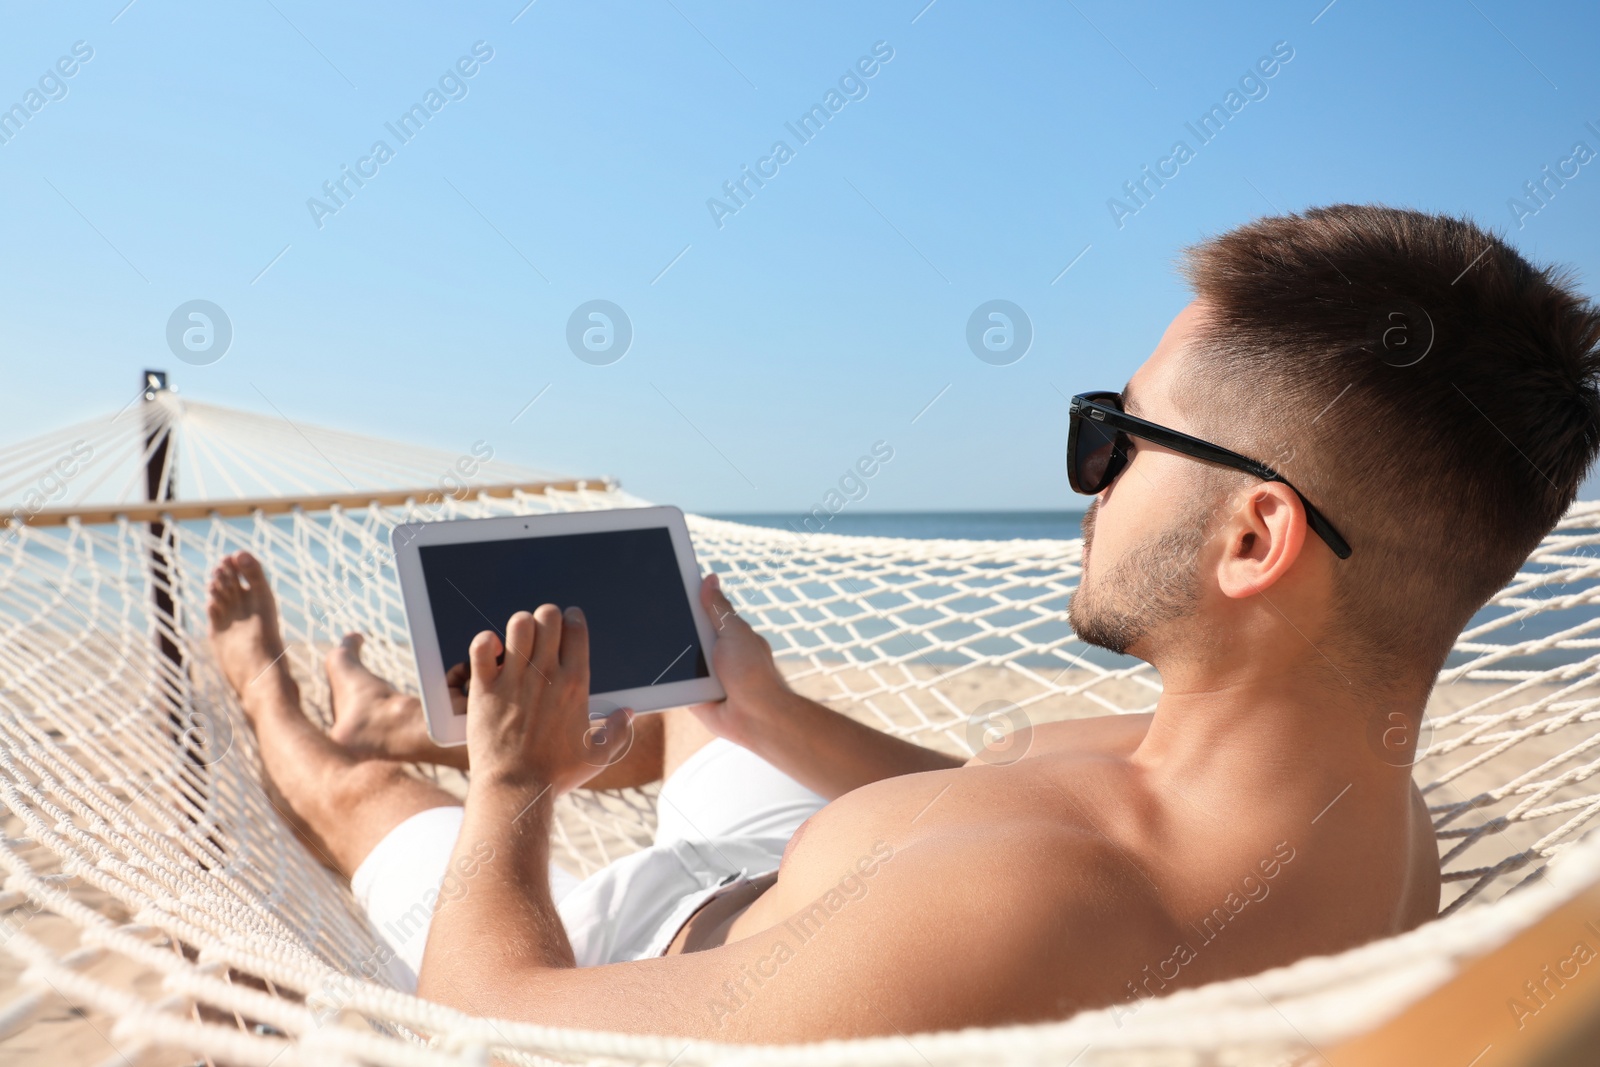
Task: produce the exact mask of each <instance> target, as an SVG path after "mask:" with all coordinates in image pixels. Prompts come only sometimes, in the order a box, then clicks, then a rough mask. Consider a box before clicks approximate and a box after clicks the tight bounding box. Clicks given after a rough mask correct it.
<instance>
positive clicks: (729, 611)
mask: <svg viewBox="0 0 1600 1067" xmlns="http://www.w3.org/2000/svg"><path fill="white" fill-rule="evenodd" d="M700 606H701V607H703V608H705V610H706V614H707V615H709V616H711V625H712V627H713V628H714V629H715V630H717V631H718V632H719V633H720V632H721V631H722V628H723V626H724V625H726V623H727V622H728V620H730V619H733V620H738V618H739V613H738V612H737V611H735V610H734V609H733V603H732V601H730V600H729V599H728V598H727V595H726V594H724V593H723V591H722V579H721V577H719V576H718V575H717V573H716V572H715V571H713V572H711V573H710V574H708V575H706V577H705V581H703V582H701V583H700Z"/></svg>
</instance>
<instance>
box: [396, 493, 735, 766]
mask: <svg viewBox="0 0 1600 1067" xmlns="http://www.w3.org/2000/svg"><path fill="white" fill-rule="evenodd" d="M390 543H391V544H392V545H393V547H394V553H395V567H396V569H397V570H398V572H399V576H400V591H401V595H402V596H403V598H404V600H405V608H406V621H407V623H408V624H409V626H410V630H411V647H412V651H413V652H414V654H415V658H416V661H417V680H418V682H419V684H420V686H421V689H422V703H423V707H424V709H425V710H426V713H427V717H428V733H429V734H430V735H431V736H432V737H433V739H434V741H436V742H437V743H438V744H441V745H460V744H465V743H466V740H467V719H466V714H465V712H464V711H461V712H458V711H457V710H456V708H455V707H454V706H453V704H452V702H451V699H450V685H449V683H448V682H447V680H446V677H447V675H448V674H449V673H450V671H451V669H452V668H453V667H456V666H457V665H458V664H465V663H466V662H467V648H468V647H469V646H470V645H471V644H472V639H473V638H474V637H476V636H477V635H478V634H479V633H480V632H482V631H484V630H493V631H494V632H495V633H497V634H499V635H500V638H501V640H502V641H503V640H505V628H506V622H507V620H509V619H510V618H511V616H512V615H514V614H515V613H517V612H518V611H532V610H533V609H535V608H537V607H538V606H539V605H541V604H555V605H556V606H557V607H560V608H563V609H565V608H568V607H571V606H573V605H577V606H578V607H580V608H582V609H583V613H584V616H585V617H586V618H587V620H588V623H589V712H590V714H591V715H595V714H604V713H606V712H610V711H615V710H616V709H617V708H619V707H629V708H633V709H634V710H635V711H640V712H644V711H660V710H661V709H663V708H673V707H679V706H681V705H684V704H694V703H698V702H700V701H708V700H721V699H722V698H723V696H724V695H725V694H724V693H723V690H722V686H721V685H720V684H719V683H718V682H717V679H716V676H715V675H713V674H712V673H711V649H712V646H713V645H714V644H715V643H716V632H715V630H714V629H713V627H712V625H711V621H710V619H708V618H707V617H706V614H705V612H704V610H703V609H702V608H701V607H700V569H699V566H698V565H697V564H696V563H695V558H694V546H693V545H692V544H690V542H689V528H688V527H687V526H686V525H685V524H684V521H683V512H682V511H679V510H678V509H677V508H672V507H656V508H621V509H615V510H607V511H578V512H567V513H563V514H557V515H509V516H504V517H500V518H493V519H460V520H456V521H453V522H425V523H406V524H402V525H399V526H396V527H395V528H394V531H393V533H392V534H391V535H390Z"/></svg>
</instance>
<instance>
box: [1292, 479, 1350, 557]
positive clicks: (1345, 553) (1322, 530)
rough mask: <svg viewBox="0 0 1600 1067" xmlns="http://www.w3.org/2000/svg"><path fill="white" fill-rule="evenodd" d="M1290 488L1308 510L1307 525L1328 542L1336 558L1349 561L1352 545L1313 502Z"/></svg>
mask: <svg viewBox="0 0 1600 1067" xmlns="http://www.w3.org/2000/svg"><path fill="white" fill-rule="evenodd" d="M1284 484H1286V485H1287V484H1288V483H1287V482H1285V483H1284ZM1289 488H1290V489H1293V490H1294V495H1295V496H1297V497H1300V504H1301V506H1303V507H1304V508H1305V509H1306V525H1308V526H1310V527H1311V529H1312V531H1313V532H1314V533H1315V534H1316V535H1317V536H1318V537H1320V538H1322V539H1323V540H1324V541H1326V542H1327V544H1328V547H1329V548H1330V549H1332V550H1333V554H1334V555H1335V556H1338V557H1339V558H1340V559H1349V558H1350V545H1349V543H1348V542H1347V541H1345V539H1344V538H1343V537H1341V536H1339V531H1338V530H1335V529H1334V528H1333V524H1332V523H1330V522H1328V520H1327V519H1325V518H1323V517H1322V512H1320V511H1318V510H1317V509H1316V508H1314V507H1312V506H1311V501H1309V500H1307V499H1306V498H1305V496H1304V495H1303V494H1301V492H1300V490H1298V489H1295V488H1294V486H1292V485H1291V486H1289Z"/></svg>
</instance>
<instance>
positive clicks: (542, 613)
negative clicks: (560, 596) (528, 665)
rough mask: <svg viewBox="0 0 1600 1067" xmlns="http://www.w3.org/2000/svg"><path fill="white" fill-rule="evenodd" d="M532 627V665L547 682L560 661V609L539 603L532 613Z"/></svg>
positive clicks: (553, 674) (553, 675)
mask: <svg viewBox="0 0 1600 1067" xmlns="http://www.w3.org/2000/svg"><path fill="white" fill-rule="evenodd" d="M533 627H534V638H533V667H534V669H535V670H537V671H538V672H539V676H540V677H541V678H543V679H544V680H545V681H547V682H548V681H549V680H550V679H551V678H553V677H555V673H556V670H557V669H558V668H559V666H560V662H561V609H560V608H558V607H556V606H555V605H554V604H540V605H539V607H538V609H537V610H536V611H535V612H534V613H533Z"/></svg>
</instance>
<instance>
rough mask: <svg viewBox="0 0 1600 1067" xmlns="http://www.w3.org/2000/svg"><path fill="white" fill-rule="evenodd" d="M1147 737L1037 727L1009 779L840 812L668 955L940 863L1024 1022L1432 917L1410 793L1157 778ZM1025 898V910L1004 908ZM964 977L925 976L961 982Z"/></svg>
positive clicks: (1129, 731) (947, 892)
mask: <svg viewBox="0 0 1600 1067" xmlns="http://www.w3.org/2000/svg"><path fill="white" fill-rule="evenodd" d="M1148 723H1149V717H1148V716H1143V715H1140V716H1111V717H1104V718H1097V719H1086V720H1078V721H1074V722H1065V723H1056V724H1050V725H1045V726H1039V727H1035V728H1034V730H1033V736H1032V738H1031V742H1030V744H1029V747H1028V751H1027V754H1026V756H1025V757H1024V758H1022V759H1020V760H1018V761H1016V762H1015V763H1011V764H1008V765H991V764H986V763H984V762H983V761H982V760H981V759H975V760H973V761H972V762H970V763H968V764H967V765H966V766H965V767H962V768H959V769H956V770H949V771H934V772H928V773H923V774H910V775H903V776H899V777H895V778H888V779H884V780H882V781H878V782H874V783H872V784H870V785H867V786H864V787H862V788H860V789H856V790H854V791H853V792H851V793H848V794H846V795H844V796H842V797H839V798H838V799H837V800H835V801H834V802H833V803H831V804H829V805H828V806H827V807H826V808H824V809H823V810H822V811H820V812H818V813H817V814H816V815H814V816H812V817H811V818H810V819H809V820H807V822H806V823H805V824H804V825H803V826H802V827H801V828H800V830H799V832H798V833H796V834H795V835H794V838H793V840H791V842H790V844H789V847H788V849H787V851H786V852H785V854H784V859H783V863H782V866H781V868H780V870H779V872H778V873H777V874H776V875H775V876H770V877H767V878H761V879H757V880H755V881H754V882H751V883H749V884H748V885H745V886H742V887H740V888H738V889H736V890H735V891H733V892H731V893H728V894H726V895H724V896H721V897H718V898H717V899H715V900H713V901H711V902H710V903H709V904H708V905H707V906H705V907H704V908H702V909H701V910H700V911H699V912H698V913H696V914H695V915H694V917H693V918H692V919H691V920H690V921H689V922H688V923H687V924H686V925H685V926H684V928H683V929H682V930H681V931H680V932H679V934H678V936H677V938H676V939H675V940H674V942H673V944H672V946H671V948H670V950H669V954H672V953H679V952H692V951H697V950H700V949H704V948H710V947H714V946H716V945H720V944H725V943H733V942H736V941H739V940H741V939H743V938H746V937H749V936H752V935H754V934H757V933H760V932H761V931H764V930H768V929H770V928H773V927H775V926H777V925H778V924H781V923H785V922H786V921H787V922H789V923H790V924H791V927H792V928H796V929H799V930H801V931H802V932H804V931H805V930H807V929H811V928H816V929H817V930H818V931H820V929H821V927H822V926H823V925H824V924H825V923H826V922H827V919H828V916H829V915H830V914H832V913H834V912H836V911H837V910H838V909H840V908H847V907H849V906H850V904H851V902H852V901H854V900H856V899H859V897H860V896H861V895H863V894H865V893H869V892H892V891H893V889H892V881H893V880H892V878H885V877H883V872H885V871H891V870H892V868H893V863H894V857H895V856H897V855H899V854H901V853H903V852H905V851H906V850H908V849H916V850H919V852H920V853H921V855H922V858H923V860H926V859H928V858H929V857H934V858H938V857H941V856H945V855H947V856H948V859H949V863H948V880H947V881H945V882H944V883H943V884H942V885H941V886H940V894H941V895H942V896H944V897H946V898H947V899H948V900H949V901H950V902H951V905H952V908H951V911H952V914H964V915H971V914H974V911H973V908H972V904H973V902H974V898H977V899H978V900H979V902H980V904H981V901H982V900H983V899H985V898H987V899H990V900H992V901H993V902H995V907H994V911H993V914H992V916H990V917H989V918H988V919H986V920H985V921H992V924H993V926H992V929H991V930H990V931H988V932H989V933H992V935H993V936H992V940H993V944H994V948H995V954H996V956H1000V957H1010V958H1009V959H999V960H998V961H983V967H982V969H983V972H984V975H985V981H986V983H987V986H988V987H989V989H990V994H991V995H993V996H995V997H996V998H997V1004H1003V1007H1001V1008H1000V1009H999V1010H1000V1011H1001V1013H1002V1015H1004V1016H1006V1017H1009V1018H1014V1019H1017V1020H1022V1019H1034V1018H1050V1017H1059V1016H1061V1015H1063V1014H1066V1013H1068V1012H1070V1011H1071V1010H1077V1009H1080V1008H1086V1007H1094V1006H1103V1005H1105V1004H1108V1003H1112V1002H1115V1001H1125V1000H1131V999H1133V998H1134V997H1141V998H1142V997H1146V996H1151V995H1156V994H1162V993H1166V992H1170V991H1172V990H1173V989H1176V988H1178V987H1180V986H1187V985H1194V984H1199V983H1202V982H1206V981H1212V980H1216V979H1219V978H1225V977H1231V976H1234V975H1239V974H1250V973H1255V972H1257V971H1260V970H1262V969H1265V968H1267V967H1271V966H1274V965H1278V964H1283V963H1287V962H1290V961H1292V960H1294V959H1298V958H1301V957H1303V956H1307V955H1312V954H1316V953H1324V952H1333V951H1339V950H1341V949H1344V948H1347V947H1350V946H1351V945H1354V944H1359V943H1361V942H1364V941H1366V940H1370V939H1372V938H1375V937H1381V936H1385V935H1387V934H1390V933H1395V932H1399V931H1400V930H1404V929H1409V928H1411V927H1414V926H1416V925H1418V924H1420V923H1421V922H1423V921H1426V920H1427V919H1429V918H1432V917H1433V916H1434V915H1435V914H1436V912H1437V908H1438V892H1439V881H1438V862H1437V850H1436V846H1435V843H1434V837H1433V831H1432V827H1431V825H1430V823H1429V822H1428V818H1427V811H1426V807H1425V806H1424V805H1423V804H1422V802H1421V799H1420V796H1418V795H1417V794H1416V792H1415V789H1414V787H1412V788H1411V789H1410V790H1409V795H1400V794H1399V793H1396V794H1394V795H1389V796H1378V795H1361V794H1359V793H1358V794H1357V795H1354V796H1352V795H1346V794H1340V793H1339V790H1340V786H1341V783H1340V782H1339V781H1338V780H1337V776H1336V775H1333V776H1330V777H1329V778H1328V780H1327V782H1326V783H1317V782H1306V783H1304V788H1303V789H1297V790H1296V792H1295V795H1294V796H1292V797H1277V796H1271V795H1263V794H1261V793H1259V792H1257V793H1252V791H1251V790H1250V789H1249V788H1248V787H1246V788H1243V789H1230V790H1227V791H1219V790H1218V789H1216V788H1215V787H1208V786H1207V785H1206V784H1204V783H1201V782H1196V783H1193V784H1191V783H1188V782H1170V781H1154V780H1151V779H1150V777H1149V776H1148V775H1147V774H1146V773H1145V771H1144V769H1142V768H1141V767H1140V766H1139V765H1138V764H1137V763H1136V762H1134V761H1130V759H1129V757H1130V756H1131V755H1132V754H1133V752H1134V750H1135V749H1136V748H1137V747H1138V745H1139V742H1140V740H1141V739H1142V738H1143V737H1144V734H1145V730H1146V727H1147V726H1148ZM1319 784H1321V785H1322V788H1321V790H1320V791H1319V789H1318V788H1317V787H1318V785H1319ZM1347 792H1348V791H1347ZM1323 793H1326V796H1327V799H1328V800H1332V801H1334V803H1333V804H1331V805H1328V806H1327V807H1326V808H1324V805H1323V801H1322V794H1323ZM1336 795H1337V799H1336V800H1335V797H1336ZM1319 809H1323V810H1319ZM1341 809H1342V810H1341ZM875 882H876V883H877V884H876V885H875V884H874V883H875ZM1018 900H1027V901H1028V902H1029V903H1028V906H1027V907H1025V908H1017V907H1013V906H1010V905H1009V904H1008V903H1007V902H1013V903H1014V902H1016V901H1018ZM880 903H881V902H880ZM807 909H810V910H809V911H808V910H807ZM983 913H984V909H983V908H981V907H980V908H979V909H978V914H983ZM797 914H798V915H799V919H798V920H796V919H795V918H794V917H795V916H796V915H797ZM796 921H798V922H800V923H801V924H802V925H801V926H800V927H793V924H794V923H795V922H796ZM930 948H931V949H933V950H935V951H936V950H937V945H933V946H930ZM974 962H975V961H972V960H938V959H936V958H934V959H930V966H936V967H937V966H947V967H952V968H958V970H955V971H953V972H952V973H953V974H956V973H965V974H967V975H969V976H970V974H971V968H972V966H973V964H974ZM956 980H957V981H958V982H959V981H962V980H964V979H956ZM996 985H998V986H1002V987H1007V986H1008V987H1009V988H994V987H995V986H996ZM997 1021H998V1020H997Z"/></svg>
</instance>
